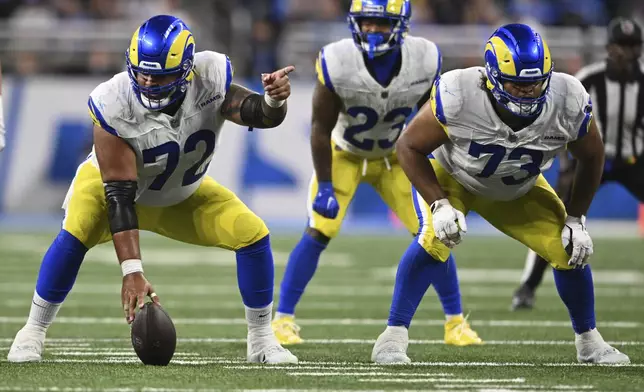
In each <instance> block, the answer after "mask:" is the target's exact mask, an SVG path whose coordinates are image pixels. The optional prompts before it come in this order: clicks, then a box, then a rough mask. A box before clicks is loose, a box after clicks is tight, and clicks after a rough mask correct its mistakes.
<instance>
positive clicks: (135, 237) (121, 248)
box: [112, 229, 141, 264]
mask: <svg viewBox="0 0 644 392" xmlns="http://www.w3.org/2000/svg"><path fill="white" fill-rule="evenodd" d="M112 242H114V250H116V257H117V258H118V260H119V264H122V263H123V262H124V261H125V260H141V247H140V245H139V229H132V230H127V231H121V232H118V233H115V234H113V235H112Z"/></svg>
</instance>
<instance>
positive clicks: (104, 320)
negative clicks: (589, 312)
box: [0, 316, 642, 328]
mask: <svg viewBox="0 0 644 392" xmlns="http://www.w3.org/2000/svg"><path fill="white" fill-rule="evenodd" d="M172 321H173V322H174V324H175V325H225V326H232V325H246V319H243V318H173V319H172ZM24 322H25V318H24V317H0V323H6V324H22V323H24ZM55 323H56V324H78V325H85V324H103V325H104V324H125V321H124V319H123V318H122V317H65V316H63V317H57V318H56V321H55ZM413 323H414V325H416V326H443V325H444V324H445V320H414V321H413ZM298 324H300V325H314V326H322V325H336V326H338V325H351V326H382V327H384V326H385V325H386V320H385V319H353V318H332V319H298ZM470 324H471V325H472V326H478V327H508V328H515V327H537V328H540V327H557V328H571V326H570V321H553V320H470ZM597 325H598V326H601V327H604V328H640V327H641V326H642V323H640V322H637V321H605V322H598V323H597Z"/></svg>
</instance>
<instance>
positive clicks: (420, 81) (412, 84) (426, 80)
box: [411, 78, 429, 86]
mask: <svg viewBox="0 0 644 392" xmlns="http://www.w3.org/2000/svg"><path fill="white" fill-rule="evenodd" d="M422 83H429V79H427V78H425V79H420V80H416V81H415V82H411V86H415V85H417V84H422Z"/></svg>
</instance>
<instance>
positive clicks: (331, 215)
mask: <svg viewBox="0 0 644 392" xmlns="http://www.w3.org/2000/svg"><path fill="white" fill-rule="evenodd" d="M313 211H315V212H317V213H318V214H320V215H322V216H323V217H325V218H328V219H335V218H336V217H337V216H338V212H340V205H339V204H338V200H337V199H336V198H335V192H334V191H333V185H332V184H331V183H330V182H321V183H319V184H318V193H317V194H316V195H315V200H313Z"/></svg>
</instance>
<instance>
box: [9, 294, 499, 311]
mask: <svg viewBox="0 0 644 392" xmlns="http://www.w3.org/2000/svg"><path fill="white" fill-rule="evenodd" d="M30 300H31V299H29V298H22V299H6V300H4V301H0V306H4V307H7V308H12V309H28V308H29V301H30ZM112 306H114V299H108V298H104V297H101V298H97V299H92V300H91V301H88V300H87V298H77V297H70V298H69V299H67V300H66V301H65V309H69V308H89V307H92V308H94V307H112ZM243 306H244V305H243V304H242V302H241V301H239V300H237V301H216V302H214V303H213V300H212V299H202V300H199V299H196V298H195V299H192V300H190V301H177V300H167V299H164V300H163V307H164V308H166V309H169V310H172V308H177V309H198V310H203V309H212V310H217V309H242V308H243ZM369 306H371V307H373V308H378V309H382V304H380V303H373V304H369V303H367V304H365V303H358V302H347V301H342V302H338V301H324V302H311V303H307V304H306V309H310V310H355V309H364V308H365V307H369ZM468 306H469V307H470V308H475V309H477V310H483V309H499V306H498V305H497V306H490V305H489V304H488V305H486V304H475V303H473V302H470V301H468ZM423 308H424V309H427V310H442V309H443V308H442V306H441V304H439V303H428V304H423ZM501 308H502V309H503V310H505V309H507V305H506V304H503V306H502V307H501Z"/></svg>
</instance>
